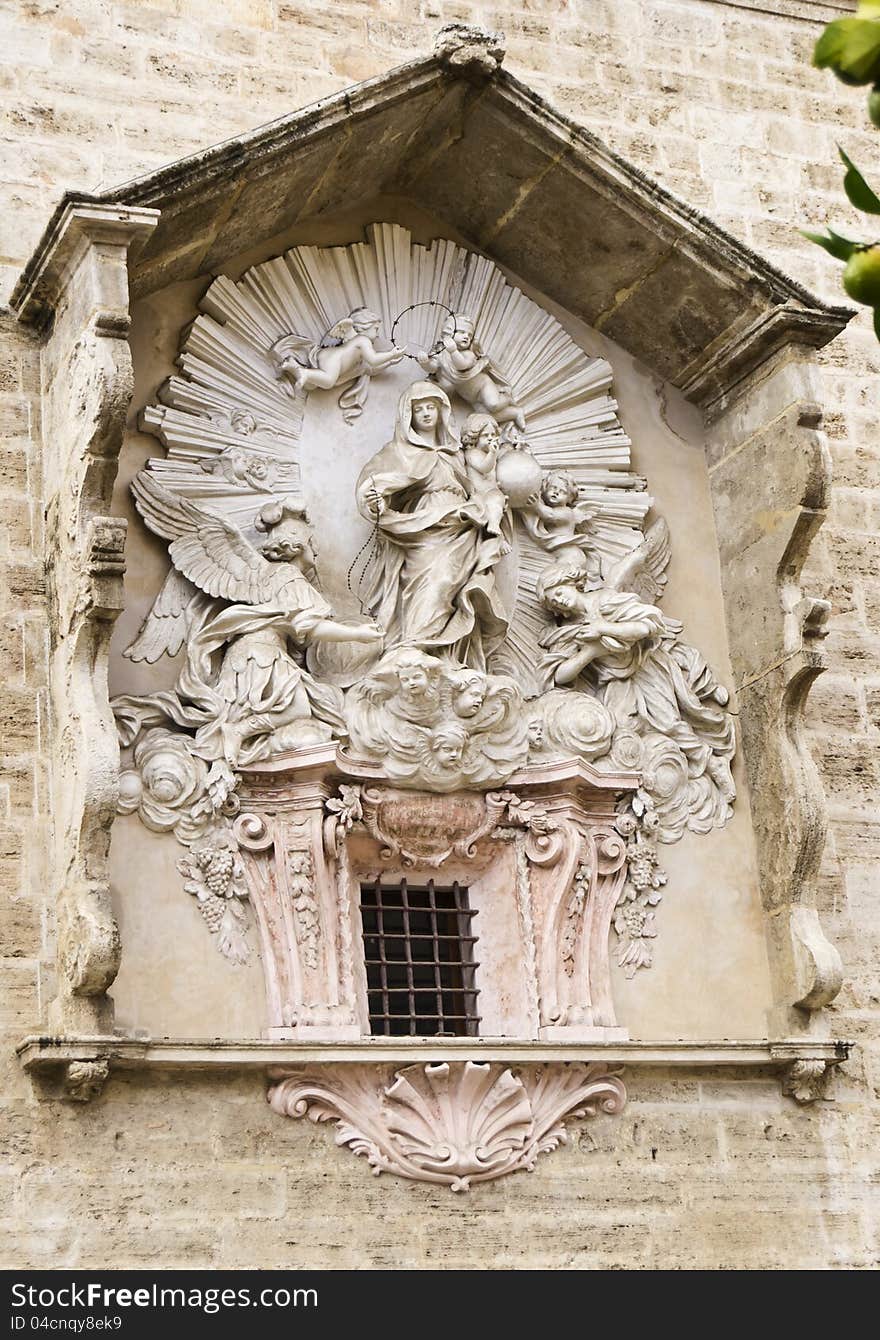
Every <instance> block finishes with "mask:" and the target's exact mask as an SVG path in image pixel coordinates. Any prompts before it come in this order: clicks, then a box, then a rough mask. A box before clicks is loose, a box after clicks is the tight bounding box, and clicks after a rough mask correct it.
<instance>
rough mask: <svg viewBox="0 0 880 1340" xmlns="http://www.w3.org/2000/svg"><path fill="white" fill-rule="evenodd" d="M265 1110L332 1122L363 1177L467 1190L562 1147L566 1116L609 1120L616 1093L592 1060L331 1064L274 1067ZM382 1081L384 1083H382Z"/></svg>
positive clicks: (622, 1093)
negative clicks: (362, 1167) (364, 1168)
mask: <svg viewBox="0 0 880 1340" xmlns="http://www.w3.org/2000/svg"><path fill="white" fill-rule="evenodd" d="M272 1078H273V1079H275V1080H276V1081H277V1082H276V1083H275V1084H273V1086H272V1087H271V1088H270V1089H269V1094H268V1099H269V1104H270V1106H271V1107H272V1108H273V1110H274V1111H275V1112H278V1113H280V1115H282V1116H286V1117H304V1116H308V1117H309V1119H310V1120H311V1121H314V1122H320V1121H332V1122H334V1123H335V1124H336V1128H337V1134H336V1143H337V1144H338V1145H347V1146H348V1148H349V1149H350V1150H351V1151H352V1153H354V1154H358V1155H360V1156H361V1157H363V1158H366V1160H367V1162H368V1163H369V1165H370V1167H371V1168H372V1170H373V1173H374V1174H375V1175H376V1176H378V1175H379V1174H380V1173H383V1172H389V1173H394V1174H396V1175H397V1176H398V1177H406V1178H409V1179H410V1180H411V1181H415V1182H431V1183H434V1184H439V1185H441V1186H448V1187H449V1189H450V1191H469V1190H470V1188H471V1186H472V1185H475V1184H476V1183H478V1182H491V1181H494V1180H496V1179H497V1178H499V1177H504V1176H506V1175H507V1174H508V1173H512V1172H521V1171H525V1172H532V1171H534V1168H535V1166H536V1164H537V1161H538V1156H539V1154H546V1153H550V1152H551V1151H552V1150H554V1149H557V1148H558V1147H559V1145H561V1144H565V1143H566V1142H567V1139H568V1134H567V1131H566V1128H565V1121H566V1120H573V1119H576V1118H582V1117H594V1116H596V1115H598V1114H599V1113H600V1112H602V1113H605V1114H607V1115H610V1116H616V1115H618V1114H619V1113H620V1112H621V1111H622V1110H623V1107H624V1104H625V1102H626V1090H625V1089H624V1086H623V1082H622V1080H621V1079H620V1078H619V1076H618V1075H617V1074H616V1073H613V1072H612V1071H610V1070H609V1069H608V1068H607V1067H605V1066H603V1065H599V1064H594V1065H584V1064H580V1063H578V1064H575V1065H553V1064H551V1065H540V1066H524V1067H522V1069H521V1070H519V1071H518V1072H514V1071H513V1070H511V1069H509V1068H508V1067H506V1066H504V1065H501V1064H498V1063H486V1064H478V1063H477V1062H474V1061H459V1062H456V1061H453V1062H446V1061H444V1062H440V1063H437V1064H429V1065H423V1064H418V1065H411V1066H406V1067H405V1068H404V1069H403V1070H397V1071H393V1072H392V1071H391V1070H390V1068H389V1067H381V1066H371V1065H357V1064H353V1065H333V1066H325V1067H323V1068H318V1067H314V1068H306V1069H302V1070H290V1071H288V1070H277V1071H274V1072H273V1074H272ZM389 1080H390V1082H389Z"/></svg>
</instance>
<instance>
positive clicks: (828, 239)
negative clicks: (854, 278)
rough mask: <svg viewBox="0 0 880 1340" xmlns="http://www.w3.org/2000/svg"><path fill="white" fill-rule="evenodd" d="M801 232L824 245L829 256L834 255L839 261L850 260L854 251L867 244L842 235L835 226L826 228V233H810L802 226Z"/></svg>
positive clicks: (818, 243)
mask: <svg viewBox="0 0 880 1340" xmlns="http://www.w3.org/2000/svg"><path fill="white" fill-rule="evenodd" d="M801 232H802V233H803V235H804V237H808V238H809V239H810V241H811V242H815V243H816V245H817V246H819V247H824V248H825V250H826V251H827V252H828V254H829V256H833V257H834V259H835V260H837V261H848V260H849V258H850V256H852V255H853V254H854V252H856V251H858V250H860V248H862V247H864V245H865V244H864V242H853V241H852V240H851V239H850V238H848V237H841V235H840V233H836V232H835V231H834V229H833V228H828V229H826V231H825V232H824V233H810V232H808V231H807V229H806V228H802V229H801Z"/></svg>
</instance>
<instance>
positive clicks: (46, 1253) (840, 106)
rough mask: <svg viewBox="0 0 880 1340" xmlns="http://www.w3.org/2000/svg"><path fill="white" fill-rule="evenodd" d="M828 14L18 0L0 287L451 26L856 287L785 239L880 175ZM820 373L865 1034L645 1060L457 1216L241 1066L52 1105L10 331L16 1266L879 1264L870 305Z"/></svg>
mask: <svg viewBox="0 0 880 1340" xmlns="http://www.w3.org/2000/svg"><path fill="white" fill-rule="evenodd" d="M840 12H841V8H840V5H839V4H837V3H828V4H825V5H823V4H820V3H809V4H807V3H805V4H800V5H795V4H792V3H789V0H766V2H765V3H763V4H762V5H760V6H757V5H752V4H751V2H750V0H530V2H529V3H525V4H521V5H518V6H516V7H513V6H510V7H509V8H505V7H504V6H503V5H500V4H491V3H467V2H466V0H455V2H450V3H447V2H446V0H423V3H421V4H416V3H412V2H411V0H339V3H337V4H334V6H333V8H332V15H331V14H330V13H329V12H328V10H327V7H326V6H325V5H321V4H319V3H317V0H300V2H299V3H296V2H290V0H287V2H284V0H229V2H228V3H226V4H224V5H222V6H218V5H217V4H216V3H212V2H211V0H138V3H134V2H133V0H132V3H129V4H124V3H113V2H112V0H111V3H99V0H66V3H59V2H57V0H8V3H7V4H6V5H4V7H3V12H2V14H0V191H2V208H0V285H2V297H3V298H6V297H7V296H8V294H9V292H10V291H11V287H12V283H13V282H14V279H15V277H16V276H17V274H18V273H19V271H20V269H21V266H22V264H23V263H24V261H25V259H26V258H27V256H28V255H29V254H30V252H31V251H32V249H33V247H34V245H35V243H36V241H37V239H38V237H39V234H40V232H41V231H42V228H43V226H44V224H45V221H46V219H47V217H48V215H49V213H50V211H51V209H52V207H53V206H54V205H55V204H56V203H57V201H58V199H59V197H60V195H61V193H62V192H63V191H64V190H65V189H71V188H76V189H79V190H85V191H88V190H95V189H97V188H99V187H100V188H102V189H103V188H106V187H107V186H109V185H111V184H113V183H116V182H123V181H125V180H128V179H130V178H132V177H134V176H137V175H139V174H141V173H144V172H147V171H150V170H152V169H154V168H156V167H157V166H159V165H161V164H163V163H166V162H169V161H171V160H173V159H175V158H178V157H180V156H182V155H184V154H187V153H191V152H194V151H196V150H198V149H201V148H204V147H205V146H206V145H208V144H210V143H214V142H216V141H218V140H219V139H222V138H224V137H227V136H231V135H235V134H238V133H241V132H243V131H246V130H248V129H251V128H252V127H254V126H256V125H258V124H260V123H262V122H266V121H269V120H271V119H273V118H275V117H278V116H280V115H282V114H284V113H285V112H287V111H289V110H291V109H292V108H296V107H299V106H302V105H304V104H306V103H308V102H310V101H313V100H315V99H318V98H321V97H323V96H325V95H327V94H329V93H332V92H336V91H337V90H339V89H341V88H344V87H345V86H346V85H348V84H351V83H353V82H355V81H358V80H361V79H365V78H368V77H370V76H372V75H377V74H380V73H382V72H384V71H386V70H387V69H388V68H389V67H391V66H393V65H395V64H397V63H401V62H403V61H404V60H406V59H408V58H409V57H410V56H411V55H412V54H414V53H421V52H424V51H427V50H428V49H429V48H430V44H431V40H432V36H433V33H434V32H435V31H436V29H437V28H439V27H440V26H441V24H443V23H446V22H451V21H461V22H466V23H475V24H481V25H483V26H485V27H487V28H500V29H503V30H505V31H506V33H507V38H508V54H507V59H506V66H507V68H508V69H509V70H510V71H511V72H512V73H513V74H515V75H517V76H518V77H520V78H521V79H523V80H524V81H525V82H526V83H528V84H529V85H531V86H532V87H534V88H535V89H536V90H537V91H538V92H540V93H542V94H543V95H544V96H546V97H547V98H548V99H549V100H551V101H552V102H553V103H555V104H556V105H557V106H559V107H560V108H561V109H562V110H563V111H565V112H566V113H567V114H569V115H570V116H572V117H573V118H574V119H576V120H577V121H579V122H580V123H581V124H583V125H584V126H586V127H587V128H589V129H590V130H592V131H594V132H595V133H596V134H597V135H599V136H600V137H601V138H603V139H605V140H606V141H607V142H608V144H609V145H610V146H611V147H612V148H614V149H616V150H618V151H619V152H621V153H622V154H624V155H626V156H627V157H629V158H630V159H631V160H633V161H634V162H635V163H637V164H638V165H639V166H641V167H643V168H644V169H645V170H646V171H647V172H649V173H650V174H651V175H653V176H655V177H657V178H658V179H659V180H660V181H661V182H662V183H663V184H664V185H665V186H667V187H668V188H670V189H671V190H673V191H674V192H675V193H676V194H677V195H679V196H680V197H681V198H683V199H684V200H686V201H688V202H689V203H692V204H694V205H696V206H698V207H700V208H702V209H704V210H705V211H706V212H708V213H709V214H710V216H711V217H712V218H714V219H715V220H716V221H717V222H718V223H720V224H721V225H723V226H724V227H726V228H728V229H729V230H730V231H731V232H732V233H734V234H735V235H736V236H738V237H739V238H741V239H742V240H743V241H745V242H747V243H749V244H750V245H752V246H754V247H755V249H756V250H758V251H759V252H761V253H762V254H764V255H766V256H767V257H768V258H769V259H771V260H773V261H774V262H776V263H777V264H779V265H781V266H782V268H783V269H785V270H786V271H787V272H788V273H790V274H791V275H793V276H794V277H796V278H797V279H799V280H801V281H802V282H803V283H805V284H806V285H807V286H809V287H811V288H812V289H813V290H814V291H816V292H818V293H820V294H821V295H822V296H824V297H826V298H828V299H830V300H837V301H839V300H840V291H839V289H838V287H837V284H838V277H839V269H838V267H837V266H836V265H834V264H833V263H832V262H831V261H830V259H828V258H826V257H825V256H824V255H823V254H822V253H821V252H819V250H818V249H817V248H814V247H811V246H810V244H809V243H807V242H806V241H805V240H804V239H802V238H800V237H799V235H798V233H797V227H798V226H821V225H822V224H824V223H826V222H831V223H832V224H834V223H836V224H837V225H839V226H840V227H841V228H842V229H843V230H844V231H846V230H847V229H851V230H853V231H855V230H856V229H858V228H859V227H861V226H862V224H861V219H860V218H859V216H857V215H855V214H854V213H853V212H852V211H851V210H850V209H849V207H848V206H847V204H846V201H845V198H844V196H843V193H842V188H841V185H840V181H841V172H840V170H839V166H838V164H837V161H836V151H835V142H837V141H839V142H840V143H842V144H843V145H844V147H845V148H847V150H848V151H849V152H850V153H851V155H852V156H853V157H854V158H855V159H856V161H858V162H859V163H860V164H862V165H863V167H864V170H865V171H866V173H867V174H868V175H869V176H870V175H871V173H872V170H873V172H874V177H875V180H876V179H877V178H878V177H880V133H876V134H875V133H874V132H873V131H872V130H871V128H870V126H869V125H868V123H867V120H866V117H865V114H864V95H863V92H862V91H861V90H850V89H847V88H845V87H844V86H843V85H841V84H839V83H837V82H835V81H834V80H833V79H832V78H831V77H830V76H829V75H827V74H826V73H823V72H820V71H817V70H813V69H812V68H811V67H810V65H809V53H810V49H811V46H812V43H813V41H814V40H815V38H816V36H817V35H818V32H819V31H820V29H821V25H822V23H824V22H826V21H827V20H828V19H830V18H833V17H837V16H839V14H840ZM820 358H821V361H822V363H823V365H824V369H825V378H826V403H827V404H828V405H829V406H831V407H832V413H831V414H830V416H829V418H828V420H827V422H826V425H825V427H826V429H827V431H828V433H829V435H830V437H831V439H832V447H833V451H834V458H835V479H836V489H835V493H834V495H833V499H832V505H831V510H830V514H829V519H828V522H827V524H826V526H825V528H824V529H823V530H822V531H821V532H820V534H819V537H818V539H817V540H816V541H815V543H814V546H813V550H812V553H811V560H810V562H811V574H812V582H811V583H808V584H807V589H808V590H812V591H814V592H815V593H816V594H817V595H824V594H825V593H826V592H830V593H831V598H832V600H833V602H834V609H833V615H832V621H831V633H830V636H829V638H828V644H827V648H828V652H829V657H830V663H831V664H830V670H829V672H828V674H827V676H826V677H825V680H824V681H820V684H819V687H818V689H817V691H816V693H815V694H814V696H813V699H812V706H811V721H812V736H811V739H812V744H813V748H814V752H815V755H816V758H817V761H818V762H819V764H820V767H822V769H823V771H824V774H825V782H826V788H827V791H828V799H829V805H830V813H831V819H832V823H831V832H830V837H829V843H828V847H827V850H826V854H825V865H824V883H823V888H822V897H823V902H824V905H823V907H822V909H821V910H822V915H823V920H824V923H825V926H826V929H827V931H828V932H829V934H830V936H831V938H832V939H834V940H835V941H836V943H837V944H838V946H839V947H840V949H841V952H842V954H843V958H844V962H845V965H846V968H847V974H848V984H847V986H846V987H845V989H844V992H843V993H842V994H841V996H840V997H838V1000H837V1001H836V1002H835V1005H834V1006H833V1007H832V1019H831V1028H832V1031H833V1032H834V1033H835V1034H836V1035H838V1036H846V1037H853V1038H855V1039H856V1040H857V1041H858V1042H859V1044H860V1049H859V1051H858V1052H857V1054H856V1056H855V1058H854V1059H853V1060H852V1061H850V1062H849V1063H848V1064H847V1066H846V1067H844V1068H843V1070H842V1071H841V1072H840V1074H838V1075H837V1076H836V1077H835V1078H834V1079H833V1080H832V1084H831V1087H830V1089H829V1096H828V1099H827V1100H825V1101H823V1102H819V1103H818V1104H815V1105H814V1106H813V1107H811V1108H808V1109H801V1108H797V1107H795V1105H794V1104H793V1103H792V1102H791V1101H790V1100H789V1099H786V1098H783V1097H782V1096H781V1095H780V1093H779V1088H778V1082H777V1080H776V1079H775V1077H772V1076H767V1077H766V1078H762V1077H757V1078H755V1077H752V1078H750V1079H749V1080H747V1081H742V1080H739V1079H738V1080H737V1081H736V1082H733V1081H731V1079H730V1078H729V1077H728V1078H725V1077H724V1076H723V1075H721V1074H718V1075H717V1076H716V1075H705V1074H702V1075H700V1076H699V1077H698V1078H697V1077H694V1076H689V1077H688V1076H685V1075H681V1074H672V1073H668V1074H666V1073H663V1072H659V1071H649V1072H640V1073H637V1074H636V1073H634V1074H632V1075H631V1076H630V1077H629V1079H628V1089H629V1092H630V1105H629V1107H628V1109H627V1111H626V1113H625V1114H624V1117H623V1119H617V1120H615V1121H614V1122H612V1121H611V1120H608V1121H607V1124H606V1122H605V1120H604V1119H600V1120H598V1121H596V1122H594V1123H592V1124H591V1125H590V1126H589V1127H586V1126H585V1127H584V1128H583V1130H582V1132H581V1133H580V1135H579V1136H577V1137H576V1138H575V1139H574V1140H573V1142H572V1144H571V1146H570V1147H569V1148H568V1149H566V1150H563V1151H561V1152H560V1153H559V1154H558V1155H557V1156H556V1158H555V1160H548V1161H546V1162H544V1163H542V1164H539V1166H538V1168H537V1170H536V1171H535V1172H534V1173H533V1174H529V1175H525V1174H522V1175H516V1176H514V1177H511V1178H509V1179H507V1180H506V1181H503V1182H499V1183H497V1184H491V1185H487V1186H485V1187H483V1188H481V1189H479V1190H478V1191H477V1192H476V1193H475V1194H473V1195H472V1196H471V1197H470V1199H469V1200H468V1202H467V1203H466V1204H464V1205H462V1204H461V1203H459V1202H458V1201H457V1200H456V1199H453V1198H451V1197H450V1196H449V1194H448V1192H446V1191H445V1190H443V1189H442V1188H441V1189H438V1190H436V1191H433V1190H432V1189H431V1188H429V1187H424V1186H421V1185H415V1184H411V1183H396V1182H393V1181H390V1180H388V1179H385V1178H382V1179H380V1181H378V1182H377V1181H374V1180H373V1179H372V1178H371V1177H370V1176H369V1175H368V1170H367V1169H366V1167H365V1166H364V1164H363V1163H362V1162H359V1161H358V1160H355V1159H352V1158H351V1157H350V1156H347V1155H342V1154H341V1153H338V1152H337V1151H335V1150H334V1148H333V1146H332V1140H331V1139H330V1137H329V1133H328V1131H327V1130H326V1129H323V1128H313V1127H311V1126H310V1125H306V1124H305V1123H299V1122H289V1121H283V1120H281V1119H279V1118H277V1117H276V1116H274V1114H272V1113H271V1112H270V1111H269V1109H268V1107H264V1106H263V1105H262V1103H261V1095H260V1081H259V1080H258V1079H256V1078H254V1077H246V1076H242V1077H241V1078H239V1079H236V1080H230V1079H229V1078H226V1077H223V1078H220V1077H217V1078H210V1077H204V1076H203V1077H192V1078H183V1077H181V1076H179V1075H177V1076H174V1077H171V1076H169V1077H167V1078H162V1077H161V1076H154V1075H149V1076H148V1075H139V1074H131V1075H122V1076H119V1077H117V1078H114V1079H112V1080H111V1082H110V1084H109V1085H108V1087H107V1089H106V1090H105V1093H104V1095H103V1096H102V1097H101V1098H100V1099H98V1100H97V1101H96V1102H95V1103H93V1104H91V1105H69V1104H65V1103H63V1102H61V1101H59V1100H57V1099H53V1098H48V1099H44V1098H41V1097H40V1094H39V1092H38V1091H33V1090H32V1088H31V1082H30V1081H29V1080H28V1079H27V1078H26V1076H25V1075H24V1074H23V1073H22V1072H21V1070H20V1068H19V1066H18V1064H17V1062H16V1060H15V1059H14V1057H13V1055H12V1048H13V1046H14V1044H15V1043H16V1042H18V1041H19V1039H20V1038H21V1037H22V1036H23V1035H24V1034H25V1033H26V1032H28V1031H31V1030H32V1029H33V1028H34V1026H35V1024H36V1023H37V1022H38V1021H39V1020H40V1019H41V1018H43V1017H44V1012H45V1006H46V1002H47V1001H48V1000H49V999H50V998H51V997H52V996H53V994H54V981H53V977H54V954H55V942H54V935H55V927H54V922H53V918H52V915H51V909H50V908H48V907H47V906H45V905H44V890H45V887H46V881H45V871H44V869H43V863H44V860H45V853H46V850H47V834H48V819H49V815H48V805H47V778H46V776H45V764H44V761H43V759H44V753H43V750H42V748H41V741H42V739H43V735H44V732H45V731H46V729H47V724H48V723H47V716H46V713H47V696H46V688H45V685H46V674H47V657H48V647H47V634H46V628H47V618H46V594H45V589H44V583H43V579H42V578H43V566H42V565H43V558H44V552H43V506H44V499H43V493H42V487H43V486H42V478H41V443H40V436H39V433H40V425H39V400H38V393H39V382H40V369H39V358H38V351H37V348H36V345H35V343H34V341H33V339H32V337H31V336H30V335H28V334H27V333H26V332H24V331H22V330H21V329H20V328H19V327H17V326H16V325H15V323H13V322H12V321H11V320H10V319H8V318H7V319H4V320H3V321H2V323H0V436H2V439H3V441H2V450H0V521H2V536H0V601H2V605H0V667H2V673H3V677H4V695H3V699H2V704H0V754H2V775H0V880H2V912H0V922H2V933H0V954H2V955H3V956H4V957H3V963H2V968H3V982H4V992H3V1008H2V1014H0V1029H2V1036H3V1042H2V1048H0V1068H2V1070H3V1082H2V1086H0V1092H2V1095H3V1097H2V1106H3V1117H2V1120H3V1123H4V1127H5V1147H6V1149H7V1151H8V1152H7V1157H6V1164H5V1168H4V1172H3V1180H4V1196H3V1199H2V1204H3V1206H4V1208H3V1210H2V1216H3V1218H2V1220H0V1232H2V1234H3V1245H2V1247H0V1261H2V1264H3V1265H6V1266H16V1267H32V1268H35V1267H39V1266H43V1265H46V1266H58V1265H63V1266H77V1267H80V1268H87V1267H93V1266H96V1265H98V1264H102V1263H105V1262H108V1261H109V1262H111V1263H112V1264H113V1265H114V1266H117V1267H123V1266H138V1265H143V1266H147V1265H149V1266H159V1265H165V1266H171V1267H173V1266H183V1265H192V1266H199V1265H206V1266H229V1267H236V1266H251V1265H262V1266H266V1267H282V1266H289V1265H291V1264H292V1263H295V1264H298V1265H302V1266H330V1265H335V1266H366V1265H372V1266H374V1267H377V1268H382V1267H387V1268H394V1267H399V1266H432V1265H437V1264H442V1265H447V1266H455V1265H467V1266H471V1267H474V1266H476V1267H488V1266H493V1265H495V1266H517V1265H519V1266H530V1267H536V1268H541V1267H545V1266H546V1267H563V1268H564V1267H568V1268H571V1267H589V1268H592V1267H602V1268H608V1267H612V1266H632V1265H635V1264H641V1265H648V1266H654V1267H664V1266H678V1267H690V1268H694V1267H706V1268H711V1267H716V1266H732V1267H744V1268H763V1267H771V1268H773V1267H781V1266H801V1267H805V1268H823V1267H837V1268H842V1267H855V1268H869V1267H870V1266H871V1265H872V1264H873V1265H876V1242H877V1232H878V1227H880V1224H878V1218H880V1216H878V1211H877V1204H876V1199H872V1193H871V1188H872V1186H873V1185H876V1177H877V1171H878V1170H877V1155H876V1140H875V1139H873V1138H872V1130H875V1129H876V1118H877V1108H878V1104H880V1045H878V1041H877V1034H878V1027H877V1025H878V1017H880V980H878V974H877V968H876V964H877V962H878V950H880V905H878V901H877V897H876V886H877V864H878V858H880V817H878V816H880V804H878V801H880V762H878V743H880V658H878V652H880V584H878V579H877V575H876V571H877V564H876V552H875V551H876V547H877V525H878V519H880V432H878V428H880V415H878V409H877V405H878V397H877V387H878V385H880V381H878V374H880V346H878V345H877V343H876V342H875V340H874V339H873V336H872V334H871V332H870V328H869V325H868V323H867V321H866V320H864V319H862V318H859V320H857V321H856V322H854V323H853V324H852V326H851V327H850V328H849V329H848V331H847V332H846V333H845V334H844V335H843V336H842V337H841V338H840V339H839V340H837V341H835V342H834V343H833V344H832V345H831V346H829V347H828V348H827V349H826V350H825V351H824V352H823V353H822V354H821V355H820ZM379 1211H381V1212H379ZM23 1226H26V1227H23Z"/></svg>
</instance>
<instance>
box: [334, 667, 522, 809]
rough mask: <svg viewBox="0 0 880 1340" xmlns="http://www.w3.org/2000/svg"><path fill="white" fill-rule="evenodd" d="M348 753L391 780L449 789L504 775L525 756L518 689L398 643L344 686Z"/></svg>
mask: <svg viewBox="0 0 880 1340" xmlns="http://www.w3.org/2000/svg"><path fill="white" fill-rule="evenodd" d="M346 715H347V720H348V728H349V732H350V735H351V745H350V749H351V752H352V753H353V754H355V755H357V756H358V757H363V758H366V759H370V760H373V761H375V762H381V763H382V765H383V768H384V771H385V773H386V775H387V776H388V778H389V779H390V780H391V781H393V782H394V783H395V784H397V785H409V786H419V787H423V788H424V789H425V790H427V791H438V792H448V791H457V790H461V789H464V788H467V787H486V786H496V785H500V784H501V783H502V782H505V781H506V780H507V779H508V777H510V775H511V774H512V773H513V772H515V771H516V769H517V768H518V767H522V766H523V765H524V764H525V762H526V759H527V757H528V752H529V741H528V727H527V722H526V716H525V713H524V710H523V701H522V696H521V694H520V692H519V689H518V688H517V686H516V684H514V682H513V681H512V680H510V679H506V678H504V677H502V676H499V675H486V674H483V673H481V672H479V671H474V670H469V669H465V668H458V667H454V666H452V665H450V663H449V662H443V661H441V660H439V659H437V658H436V657H433V656H427V655H425V653H424V652H421V651H419V650H418V649H417V648H415V647H399V648H398V649H397V650H396V651H392V652H389V653H388V654H387V655H386V656H384V657H383V658H382V660H381V661H380V662H379V664H378V665H377V666H376V668H375V670H373V671H372V673H371V674H369V675H368V676H367V677H366V678H365V679H363V680H361V682H360V683H359V684H357V685H356V686H355V687H354V688H353V689H352V690H351V693H350V702H349V706H348V711H347V714H346Z"/></svg>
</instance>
